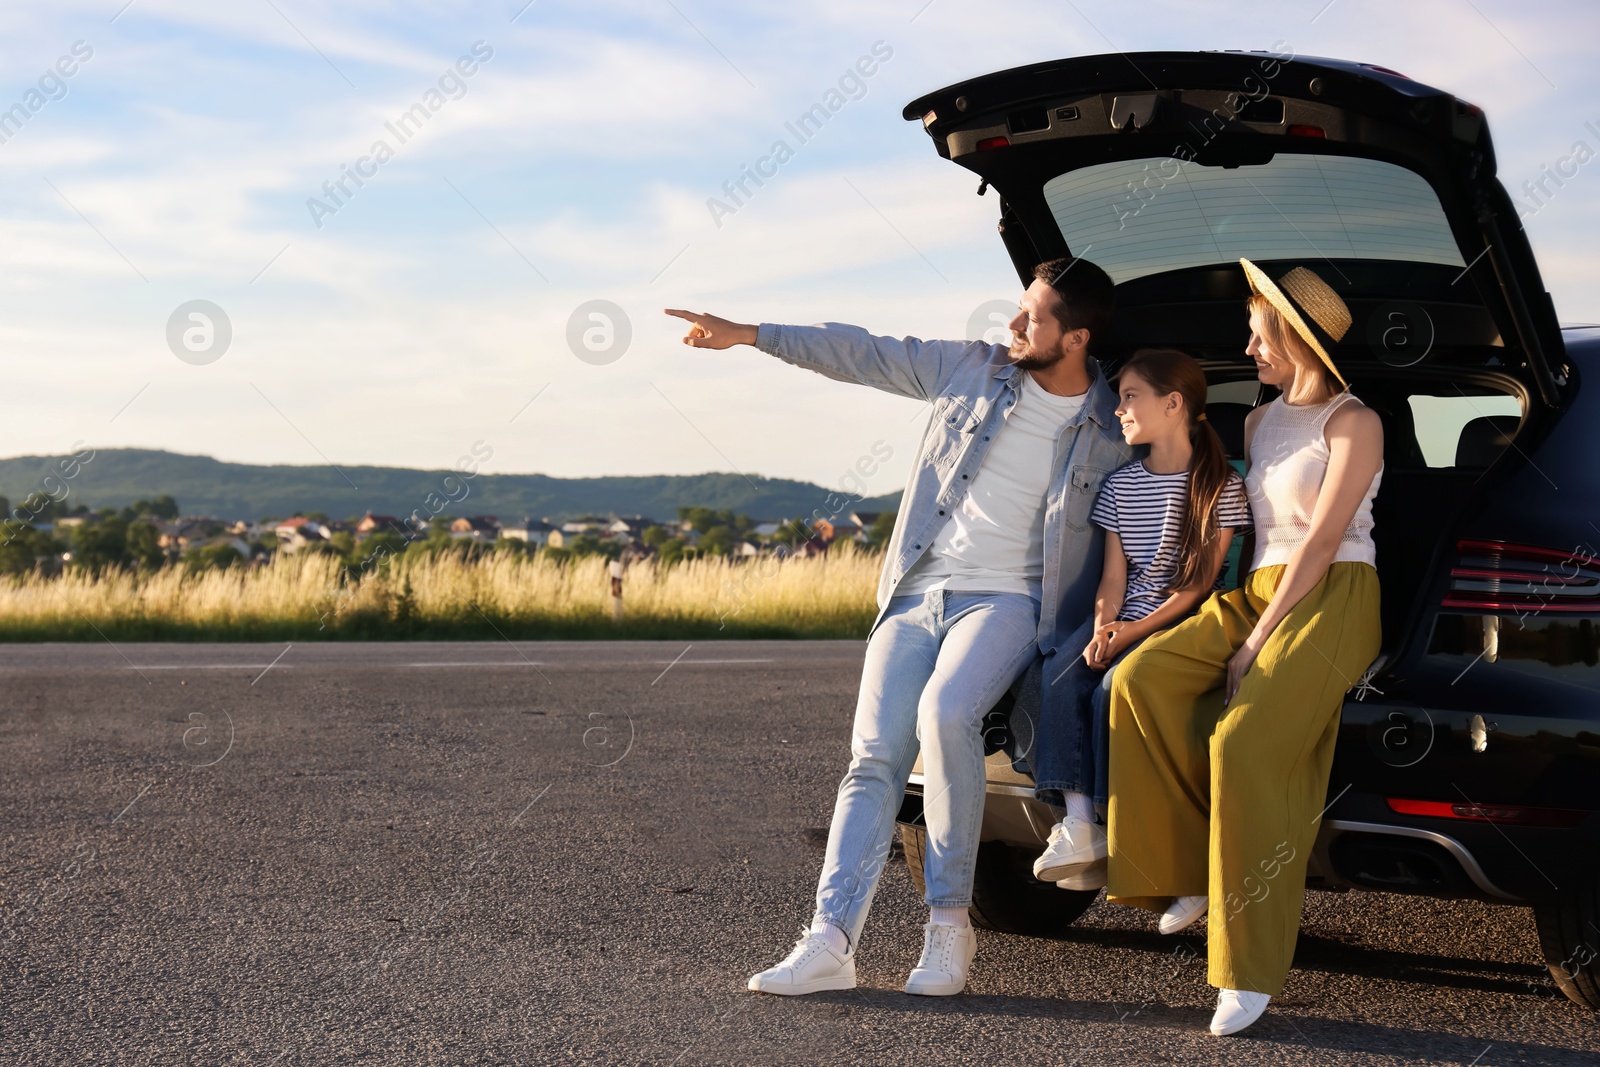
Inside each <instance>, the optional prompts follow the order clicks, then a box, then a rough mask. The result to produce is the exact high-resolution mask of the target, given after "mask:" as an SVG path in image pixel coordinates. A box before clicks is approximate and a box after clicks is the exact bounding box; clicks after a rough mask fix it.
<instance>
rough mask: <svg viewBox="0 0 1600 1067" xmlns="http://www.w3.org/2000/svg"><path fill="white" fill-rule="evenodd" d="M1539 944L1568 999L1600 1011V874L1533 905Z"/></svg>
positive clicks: (1551, 972) (1546, 961) (1547, 963)
mask: <svg viewBox="0 0 1600 1067" xmlns="http://www.w3.org/2000/svg"><path fill="white" fill-rule="evenodd" d="M1533 917H1534V921H1535V923H1537V925H1538V928H1539V947H1540V949H1541V950H1542V951H1543V953H1544V962H1545V965H1546V966H1547V967H1549V968H1550V977H1551V978H1552V979H1553V980H1554V981H1555V983H1556V988H1558V989H1560V990H1561V992H1563V993H1565V994H1566V995H1567V999H1568V1000H1571V1001H1573V1002H1574V1003H1577V1004H1582V1005H1585V1006H1586V1007H1589V1008H1591V1009H1593V1010H1595V1011H1600V938H1597V937H1596V936H1595V933H1594V931H1595V930H1597V929H1600V876H1596V875H1590V876H1589V877H1588V878H1587V879H1585V880H1584V881H1583V882H1582V883H1581V884H1580V887H1579V888H1578V889H1577V890H1576V891H1575V892H1573V893H1570V894H1568V895H1566V896H1562V897H1555V898H1551V899H1548V900H1544V901H1540V902H1539V903H1536V904H1535V905H1534V907H1533Z"/></svg>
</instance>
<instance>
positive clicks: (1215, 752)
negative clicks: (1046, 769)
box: [1107, 260, 1383, 1036]
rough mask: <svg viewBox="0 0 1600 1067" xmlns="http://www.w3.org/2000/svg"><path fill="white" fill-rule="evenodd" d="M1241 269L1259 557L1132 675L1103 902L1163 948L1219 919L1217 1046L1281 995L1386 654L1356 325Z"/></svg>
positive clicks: (1320, 288)
mask: <svg viewBox="0 0 1600 1067" xmlns="http://www.w3.org/2000/svg"><path fill="white" fill-rule="evenodd" d="M1239 262H1240V263H1241V264H1242V265H1243V267H1244V271H1245V275H1246V277H1247V278H1248V279H1249V282H1250V287H1251V290H1252V295H1251V296H1250V298H1249V302H1248V307H1249V312H1250V343H1249V347H1248V349H1247V352H1248V353H1249V355H1250V356H1251V357H1252V358H1253V359H1254V360H1255V364H1256V376H1257V377H1258V378H1259V379H1260V380H1261V381H1262V382H1263V383H1265V384H1267V385H1273V386H1277V387H1278V388H1279V389H1281V390H1282V395H1281V396H1279V397H1278V399H1276V400H1274V401H1272V402H1271V403H1269V404H1266V405H1263V406H1262V407H1260V408H1257V409H1256V410H1255V411H1253V412H1251V414H1250V417H1249V418H1248V419H1247V420H1246V421H1245V450H1246V453H1247V455H1248V457H1249V463H1250V467H1249V474H1248V476H1247V478H1246V487H1247V490H1248V492H1249V496H1250V509H1251V512H1252V514H1253V517H1254V520H1255V531H1256V547H1255V554H1254V558H1253V559H1252V561H1251V566H1250V570H1249V573H1248V575H1247V576H1246V578H1245V584H1244V587H1243V588H1242V589H1235V590H1232V591H1231V592H1227V593H1221V594H1217V595H1215V596H1212V597H1211V598H1210V599H1209V600H1207V601H1206V603H1205V604H1204V605H1203V606H1202V607H1201V609H1200V611H1199V613H1198V614H1196V615H1195V616H1194V617H1193V618H1191V619H1189V620H1187V621H1185V622H1183V623H1180V624H1179V625H1177V626H1175V627H1174V628H1172V629H1171V630H1168V631H1166V632H1165V633H1163V634H1158V635H1156V636H1155V637H1152V638H1150V639H1149V640H1147V641H1146V642H1145V643H1144V644H1143V645H1142V646H1140V647H1139V648H1138V649H1137V650H1136V651H1135V652H1134V653H1133V654H1131V655H1130V656H1129V657H1128V658H1127V659H1126V660H1125V661H1124V662H1123V664H1122V666H1121V667H1120V668H1119V669H1118V671H1117V672H1116V674H1115V676H1114V680H1113V683H1112V690H1111V722H1110V726H1111V747H1110V766H1109V771H1110V782H1111V791H1110V792H1111V796H1110V804H1109V812H1108V823H1109V827H1108V831H1109V832H1108V836H1109V838H1110V856H1109V860H1108V863H1107V878H1108V888H1107V896H1108V899H1114V900H1118V901H1120V902H1122V903H1125V904H1132V905H1136V906H1139V907H1145V908H1150V909H1152V910H1159V909H1162V908H1165V909H1166V911H1165V914H1164V915H1163V916H1162V921H1161V929H1162V931H1163V932H1164V933H1173V932H1176V931H1178V930H1181V929H1184V928H1185V927H1187V926H1188V925H1190V924H1191V923H1193V922H1194V921H1196V920H1197V919H1198V918H1200V916H1201V915H1202V914H1206V915H1208V917H1209V922H1210V931H1209V936H1208V938H1207V950H1208V953H1209V956H1210V967H1209V974H1208V979H1209V981H1210V982H1211V984H1212V985H1214V986H1217V987H1218V988H1219V989H1220V990H1221V992H1220V993H1219V994H1218V997H1217V1011H1216V1014H1215V1016H1214V1017H1213V1018H1212V1020H1211V1032H1212V1033H1213V1034H1217V1035H1219V1036H1221V1035H1223V1034H1231V1033H1237V1032H1238V1031H1240V1030H1243V1029H1244V1028H1245V1027H1247V1026H1249V1025H1250V1024H1251V1023H1253V1022H1255V1020H1256V1019H1258V1018H1260V1016H1261V1013H1262V1012H1263V1011H1265V1010H1266V1006H1267V1001H1268V1000H1269V999H1271V998H1272V997H1273V996H1276V995H1277V994H1278V993H1279V992H1281V991H1282V989H1283V980H1284V977H1285V976H1286V975H1287V974H1288V971H1289V963H1290V961H1291V960H1292V958H1293V956H1294V944H1295V938H1296V936H1297V934H1298V931H1299V925H1300V909H1301V904H1302V902H1303V900H1304V897H1305V868H1306V859H1307V857H1308V855H1309V853H1310V851H1311V845H1312V842H1313V841H1314V840H1315V839H1316V835H1317V828H1318V826H1319V825H1320V823H1321V820H1322V811H1323V806H1324V804H1326V802H1327V789H1328V772H1329V768H1330V767H1331V765H1332V762H1333V748H1334V740H1335V737H1336V735H1337V733H1338V728H1339V711H1340V708H1341V707H1342V705H1343V697H1344V692H1345V690H1346V689H1348V688H1349V687H1350V686H1352V685H1354V684H1355V682H1356V680H1357V679H1358V678H1359V677H1360V675H1361V673H1362V671H1363V670H1365V669H1366V668H1367V666H1368V665H1369V664H1371V662H1372V660H1373V659H1374V658H1375V657H1376V656H1377V654H1378V646H1379V628H1378V575H1377V571H1376V570H1375V569H1374V567H1373V563H1374V559H1375V552H1374V549H1373V543H1372V498H1373V495H1374V494H1375V493H1376V492H1377V490H1378V481H1379V478H1380V477H1381V476H1382V473H1383V426H1382V423H1381V422H1380V421H1379V419H1378V416H1377V414H1376V413H1375V412H1373V411H1372V410H1371V409H1369V408H1367V407H1366V406H1365V405H1363V404H1362V403H1361V402H1360V401H1359V400H1357V399H1356V398H1355V397H1354V396H1352V395H1351V394H1350V392H1349V386H1348V384H1347V383H1346V382H1345V380H1344V378H1343V376H1342V375H1341V374H1340V373H1339V370H1338V368H1337V367H1336V366H1335V365H1334V362H1333V358H1332V357H1331V356H1330V355H1329V350H1330V349H1331V348H1332V347H1333V345H1334V344H1335V343H1336V342H1337V341H1338V340H1339V339H1340V338H1341V337H1342V336H1344V333H1345V331H1346V330H1348V329H1349V327H1350V312H1349V310H1348V309H1347V308H1346V307H1345V304H1344V302H1343V301H1342V300H1340V299H1339V297H1338V295H1337V294H1336V293H1334V291H1333V290H1332V289H1331V288H1329V287H1328V285H1327V283H1325V282H1324V281H1323V280H1322V279H1321V278H1319V277H1318V276H1317V275H1316V274H1315V273H1313V272H1312V271H1310V270H1308V269H1306V268H1305V267H1296V268H1295V269H1294V270H1292V271H1290V272H1289V273H1288V274H1286V275H1284V276H1283V277H1282V278H1280V279H1279V280H1278V282H1277V284H1274V283H1273V281H1272V280H1271V279H1270V278H1268V277H1267V276H1266V274H1264V273H1263V272H1262V271H1261V269H1260V268H1258V267H1257V266H1256V265H1255V264H1254V263H1251V262H1249V261H1248V260H1240V261H1239ZM1219 685H1220V686H1221V687H1222V693H1221V698H1220V699H1219V698H1218V694H1217V693H1216V692H1214V690H1215V689H1216V688H1217V687H1218V686H1219ZM1173 898H1177V899H1176V900H1174V899H1173Z"/></svg>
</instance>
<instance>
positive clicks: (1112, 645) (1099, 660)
mask: <svg viewBox="0 0 1600 1067" xmlns="http://www.w3.org/2000/svg"><path fill="white" fill-rule="evenodd" d="M1132 625H1133V624H1132V623H1129V622H1108V623H1103V624H1102V625H1100V626H1099V627H1097V628H1096V629H1095V632H1094V636H1093V637H1091V638H1090V639H1089V643H1088V644H1087V645H1085V646H1084V647H1083V662H1085V663H1087V664H1088V665H1089V666H1090V667H1092V668H1093V669H1095V670H1097V671H1103V670H1105V669H1107V668H1108V667H1110V666H1111V663H1112V661H1113V660H1115V659H1116V658H1117V657H1118V656H1120V655H1122V653H1124V652H1126V651H1127V650H1128V646H1129V645H1131V644H1133V643H1134V641H1136V640H1137V639H1138V638H1137V636H1136V635H1135V634H1134V633H1131V632H1130V630H1129V628H1130V627H1131V626H1132Z"/></svg>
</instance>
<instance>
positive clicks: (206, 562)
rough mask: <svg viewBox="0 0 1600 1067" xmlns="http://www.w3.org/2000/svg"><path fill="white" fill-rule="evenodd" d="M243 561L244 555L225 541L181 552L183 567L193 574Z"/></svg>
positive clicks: (226, 567)
mask: <svg viewBox="0 0 1600 1067" xmlns="http://www.w3.org/2000/svg"><path fill="white" fill-rule="evenodd" d="M243 561H244V557H243V556H241V555H239V551H238V549H236V548H234V547H233V546H232V545H231V544H228V543H227V542H223V543H222V544H216V545H201V546H200V547H198V548H194V549H191V550H190V551H188V552H185V553H184V554H183V564H184V567H185V568H186V569H187V570H189V571H190V572H191V573H195V574H198V573H200V572H202V571H212V570H227V569H228V568H229V567H232V566H233V565H234V564H236V563H242V562H243Z"/></svg>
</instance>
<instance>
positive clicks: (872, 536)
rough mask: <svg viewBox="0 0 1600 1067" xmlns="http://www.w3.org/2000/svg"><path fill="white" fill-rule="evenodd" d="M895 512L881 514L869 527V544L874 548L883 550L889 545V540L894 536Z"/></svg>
mask: <svg viewBox="0 0 1600 1067" xmlns="http://www.w3.org/2000/svg"><path fill="white" fill-rule="evenodd" d="M895 514H896V513H895V512H893V511H885V512H881V513H880V514H879V515H878V517H877V518H876V519H873V520H872V525H871V526H869V527H867V543H868V544H869V545H871V546H872V547H873V548H882V547H883V546H884V545H886V544H888V543H889V538H890V537H891V536H893V534H894V517H895Z"/></svg>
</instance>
